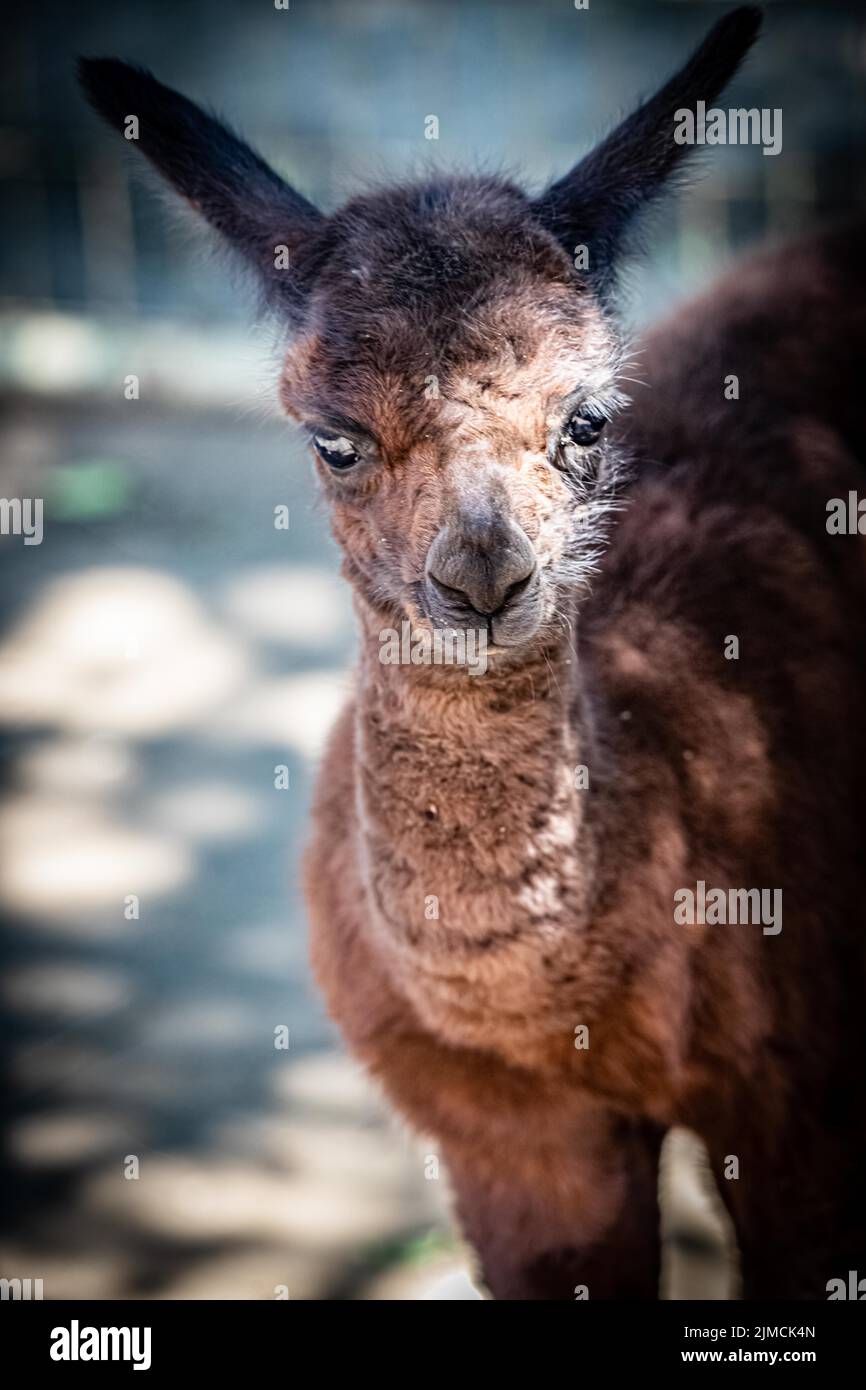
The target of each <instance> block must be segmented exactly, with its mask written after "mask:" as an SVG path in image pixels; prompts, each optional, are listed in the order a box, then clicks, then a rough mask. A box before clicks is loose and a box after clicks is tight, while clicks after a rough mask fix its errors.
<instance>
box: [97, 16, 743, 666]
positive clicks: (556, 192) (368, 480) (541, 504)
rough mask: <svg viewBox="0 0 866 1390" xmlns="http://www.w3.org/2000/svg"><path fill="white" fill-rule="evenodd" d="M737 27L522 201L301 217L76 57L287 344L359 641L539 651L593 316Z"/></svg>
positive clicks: (585, 528)
mask: <svg viewBox="0 0 866 1390" xmlns="http://www.w3.org/2000/svg"><path fill="white" fill-rule="evenodd" d="M759 22H760V16H759V13H758V12H757V11H755V10H753V9H751V8H745V9H740V10H736V11H734V12H733V13H731V14H729V15H727V16H726V17H725V18H723V19H722V20H721V21H720V22H719V23H718V24H717V25H716V26H715V27H714V28H713V29H712V30H711V32H710V33H709V35H708V36H707V38H706V39H705V40H704V42H703V44H702V45H701V47H700V48H699V49H698V50H697V51H696V53H695V54H694V55H693V56H692V58H691V59H690V60H689V61H688V63H687V64H686V65H685V67H683V68H682V69H681V71H680V72H678V73H677V74H676V75H675V76H674V77H673V78H672V79H671V80H670V81H669V82H668V83H667V84H666V85H665V86H664V87H663V88H662V89H661V90H660V91H659V92H658V93H657V94H656V95H655V96H654V97H652V98H651V99H650V100H649V101H648V102H646V103H645V104H644V105H643V106H641V107H639V108H638V110H637V111H635V112H634V113H633V114H632V115H631V116H629V117H628V118H627V119H626V120H625V121H624V122H623V123H622V124H621V125H620V126H618V127H617V128H616V129H615V130H614V131H613V133H612V134H611V135H609V136H608V137H607V139H605V140H604V141H603V142H602V143H601V144H600V145H599V146H598V147H597V148H596V149H595V150H593V151H592V152H591V153H590V154H589V155H587V156H586V157H585V158H584V159H583V160H582V161H581V162H580V163H579V164H578V165H576V167H575V168H574V169H572V170H571V172H570V173H568V174H567V175H565V177H563V178H562V179H560V180H559V181H558V182H556V183H554V184H553V185H552V186H551V187H550V188H549V189H548V190H547V191H546V192H545V193H543V194H542V195H541V196H540V197H537V198H530V197H528V196H526V195H525V194H524V193H522V192H521V191H520V190H519V189H518V188H516V187H514V186H513V185H512V184H510V183H507V182H505V181H503V180H499V179H495V178H481V177H478V178H472V177H453V178H443V177H436V178H432V179H430V180H429V181H422V182H419V183H413V184H411V185H407V186H404V187H398V188H392V189H386V190H385V191H383V192H381V193H376V194H369V195H365V196H362V197H357V198H355V199H353V200H352V201H351V202H350V203H348V204H347V205H346V206H345V207H344V208H343V209H341V210H340V211H338V212H337V213H335V214H333V215H331V216H327V217H326V216H324V215H323V214H321V213H320V212H319V211H318V210H317V209H316V208H315V207H313V206H312V204H310V203H308V202H307V201H306V199H304V198H303V197H301V195H300V194H298V193H296V192H295V191H294V190H293V189H291V188H290V187H289V186H288V185H287V184H285V183H284V182H283V180H282V179H280V178H279V177H278V176H277V175H276V174H274V173H273V171H272V170H271V169H270V168H269V167H268V166H267V165H266V164H265V163H264V162H263V161H262V160H261V159H260V158H259V157H258V156H257V155H256V154H254V153H253V151H252V150H251V149H250V148H249V146H247V145H246V144H244V143H243V142H242V141H241V140H239V139H238V138H237V137H236V136H235V135H233V134H232V133H231V132H230V131H228V130H227V128H226V127H225V126H224V125H222V124H221V123H220V122H218V121H216V120H215V119H214V118H213V117H211V116H208V115H207V114H205V113H204V112H203V111H201V110H200V109H199V108H198V107H196V106H194V105H193V104H192V103H191V102H189V101H187V100H186V98H184V97H182V96H180V95H179V94H178V93H176V92H173V91H171V90H170V89H168V88H166V87H164V86H162V85H161V84H160V83H158V82H157V81H156V80H155V79H154V78H152V77H150V76H149V75H148V74H146V73H144V72H142V71H141V70H139V69H136V68H131V67H129V66H127V65H126V64H123V63H119V62H116V61H114V60H84V61H83V62H82V65H81V76H82V81H83V84H84V86H85V89H86V91H87V93H88V95H89V97H90V99H91V101H92V102H93V104H94V105H95V106H96V108H97V109H98V110H99V111H100V112H101V113H102V114H103V115H104V116H106V118H107V119H108V120H110V121H111V122H112V123H113V124H114V125H116V126H118V127H119V128H121V129H123V128H124V124H125V122H126V121H127V120H128V118H129V117H130V115H135V116H136V117H137V118H138V140H137V147H138V148H139V149H140V150H141V151H142V152H143V153H144V154H145V155H146V156H148V158H149V159H150V160H151V161H152V162H153V163H154V164H155V165H156V167H157V168H158V169H159V170H160V171H161V172H162V173H163V174H164V175H165V176H166V177H167V178H168V179H169V180H170V182H171V183H172V184H173V185H174V187H175V188H176V189H177V190H178V191H179V192H180V193H181V194H182V195H183V196H184V197H185V198H186V199H187V201H188V202H189V203H191V204H192V205H193V206H194V207H195V208H196V209H197V210H198V211H199V212H200V213H201V214H202V215H203V216H204V217H205V218H206V219H207V220H208V221H209V222H210V223H211V224H212V225H213V226H214V227H216V229H217V230H218V231H219V232H220V233H221V234H222V236H223V237H224V238H225V239H226V240H227V241H228V242H229V243H230V244H231V245H232V246H233V247H234V248H235V249H236V250H237V251H239V252H240V253H241V255H242V256H243V257H244V258H245V259H246V260H247V262H249V263H250V264H251V266H252V267H253V268H254V269H255V271H256V272H257V274H258V277H259V279H260V282H261V285H262V287H263V289H264V292H265V295H266V297H267V300H268V303H269V305H270V307H271V308H272V309H273V310H274V311H275V313H276V314H277V315H278V316H280V317H281V318H282V319H283V320H284V321H285V324H286V326H287V328H288V329H289V330H290V334H291V336H290V340H289V341H290V345H289V348H288V351H287V353H286V358H285V365H284V369H283V373H282V379H281V383H280V396H281V400H282V402H283V404H284V406H285V409H286V410H287V412H288V413H289V414H290V415H291V416H293V417H294V418H295V419H296V420H298V421H299V422H300V423H301V425H302V426H303V428H304V429H305V431H306V433H307V435H308V437H309V440H310V445H311V448H312V451H313V454H314V457H315V459H316V467H317V469H318V473H319V475H320V478H321V483H322V486H323V488H324V489H325V492H326V494H327V497H328V499H329V503H330V506H331V511H332V520H333V526H334V531H335V534H336V536H337V539H338V540H339V542H340V544H341V546H342V548H343V552H344V556H345V568H346V572H347V574H348V575H349V577H350V579H351V580H352V582H353V584H354V585H355V587H356V589H357V590H358V592H359V594H360V596H361V598H362V600H363V602H364V603H365V604H366V605H367V606H368V608H369V609H371V610H372V612H373V614H374V615H378V616H379V617H380V618H381V620H382V624H385V623H393V621H394V619H395V618H397V619H399V618H401V617H406V618H409V619H410V620H411V621H412V622H413V624H415V625H416V626H421V627H424V626H427V627H432V628H436V629H442V628H447V629H454V628H457V629H460V628H481V629H483V630H484V632H485V634H486V636H487V639H488V641H489V643H490V644H491V649H492V650H493V651H495V652H499V653H501V654H502V655H503V657H504V658H505V659H508V660H513V659H515V657H518V658H519V654H520V653H525V652H527V651H530V650H532V648H533V647H534V645H536V644H538V643H540V642H543V641H545V640H547V639H548V638H549V637H550V635H551V634H552V633H553V632H555V631H556V630H557V628H558V626H559V625H560V618H559V614H560V613H561V612H562V611H563V609H564V608H567V607H568V606H570V604H569V600H570V597H571V596H572V595H573V593H574V591H575V589H576V588H579V587H580V586H581V585H582V584H583V583H584V582H585V579H586V576H587V574H588V573H589V572H590V570H591V568H592V564H593V561H594V559H595V558H596V556H597V554H598V549H599V544H600V541H601V539H602V538H603V518H604V514H605V511H606V510H607V508H608V507H609V504H610V499H611V495H612V487H613V484H614V481H615V477H616V457H615V450H614V449H613V448H612V446H611V445H609V443H608V441H607V433H606V426H607V425H608V422H609V421H610V420H611V419H612V417H613V416H614V415H615V414H616V412H617V411H618V410H619V409H620V407H621V406H622V405H623V404H624V403H625V397H624V395H623V393H622V392H621V390H620V389H619V385H618V377H619V372H620V368H621V349H620V346H619V341H618V337H617V333H616V328H615V322H614V319H613V316H612V314H611V312H610V301H611V289H612V285H613V280H614V275H615V271H616V266H617V261H618V256H619V254H620V251H621V247H622V244H623V242H624V240H625V238H626V236H627V233H628V232H629V231H630V229H631V226H632V224H633V223H634V221H635V219H636V218H637V216H638V215H639V214H640V212H641V211H642V210H643V209H644V208H645V207H646V205H647V204H648V203H650V202H651V201H652V200H653V199H654V198H655V197H656V196H657V195H658V194H659V193H660V192H661V191H662V190H663V189H664V187H665V186H666V184H667V183H668V182H669V181H670V179H671V177H672V176H673V175H675V173H676V170H677V167H678V165H679V163H680V161H681V159H682V156H683V155H685V154H687V153H688V151H689V147H688V146H684V145H682V144H677V143H676V142H675V140H674V129H675V112H676V111H677V110H680V109H682V108H693V107H694V106H695V103H696V102H697V101H699V100H704V101H707V102H711V101H712V100H713V99H714V98H715V97H716V96H717V95H718V94H719V93H720V92H721V90H722V89H723V87H724V86H725V84H726V83H727V81H728V80H729V79H730V77H731V76H732V75H733V73H734V72H735V70H736V68H737V66H738V65H739V63H740V61H741V59H742V58H743V56H744V55H745V53H746V52H747V50H748V48H749V46H750V44H751V43H752V41H753V39H754V37H755V34H756V32H757V28H758V25H759Z"/></svg>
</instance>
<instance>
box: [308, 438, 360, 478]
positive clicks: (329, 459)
mask: <svg viewBox="0 0 866 1390" xmlns="http://www.w3.org/2000/svg"><path fill="white" fill-rule="evenodd" d="M313 443H314V444H315V446H316V452H317V454H318V455H319V458H320V459H322V460H323V462H324V463H326V464H327V465H328V467H329V468H333V469H334V470H335V471H336V472H337V473H341V472H345V470H346V469H347V468H354V466H355V464H356V463H358V462H360V458H361V455H360V454H359V453H358V450H357V449H356V448H355V446H354V444H353V443H352V441H351V439H347V438H346V436H345V435H344V434H340V435H337V436H336V438H334V439H329V438H327V437H326V436H325V435H321V434H314V435H313Z"/></svg>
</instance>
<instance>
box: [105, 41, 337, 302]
mask: <svg viewBox="0 0 866 1390" xmlns="http://www.w3.org/2000/svg"><path fill="white" fill-rule="evenodd" d="M78 76H79V80H80V82H81V85H82V87H83V88H84V91H85V93H86V95H87V98H88V100H89V101H90V103H91V105H92V106H93V107H94V108H95V109H96V110H97V111H98V112H99V114H100V115H101V116H103V117H104V118H105V119H106V120H107V121H108V122H109V124H111V125H113V126H114V127H115V129H117V130H119V131H121V132H122V133H123V134H126V135H127V136H128V138H129V142H130V145H132V146H133V148H137V149H139V150H141V152H142V153H143V154H145V155H146V156H147V158H148V159H149V160H150V161H151V163H152V164H154V165H155V166H156V168H157V169H158V170H159V172H160V173H161V174H163V175H164V176H165V178H166V179H168V181H169V183H171V184H172V185H173V187H174V188H175V189H176V190H177V192H178V193H180V194H181V195H182V196H183V197H184V198H185V199H186V200H187V202H189V203H190V204H191V205H192V206H193V207H194V208H195V209H196V211H197V212H200V213H201V215H202V216H203V217H205V218H206V219H207V221H208V222H210V223H211V225H212V226H214V227H215V228H216V229H217V231H218V232H220V233H221V235H222V236H223V237H225V239H226V241H228V242H229V244H230V245H231V246H233V247H234V248H235V250H236V251H238V252H240V254H241V255H242V256H243V258H244V259H245V260H246V261H247V262H248V263H249V264H251V265H252V266H253V267H254V268H255V270H256V271H257V272H258V274H259V276H260V278H261V280H262V282H263V285H264V287H265V290H266V292H267V294H268V297H269V298H270V299H271V300H276V301H277V302H278V303H280V304H282V305H285V307H286V308H289V309H291V308H295V309H297V308H299V307H300V305H301V303H302V301H303V296H304V290H305V288H306V286H305V283H304V279H305V276H304V271H305V269H306V270H307V271H309V262H310V259H311V257H310V251H311V243H314V242H315V241H316V240H317V238H318V235H319V233H320V232H321V230H322V228H323V227H324V225H325V218H324V217H323V216H322V214H321V213H320V212H319V211H318V209H317V208H315V207H313V205H312V203H308V202H307V200H306V198H302V197H301V195H300V193H296V192H295V191H294V189H292V188H290V187H289V185H288V184H287V183H284V182H283V180H282V179H281V178H280V177H279V175H277V174H275V173H274V171H273V169H271V168H269V166H268V165H267V164H266V163H265V162H264V160H263V159H260V158H259V156H258V155H257V154H256V153H255V151H254V150H252V149H250V147H249V145H247V144H245V143H244V141H243V140H240V139H239V138H238V137H237V136H236V135H234V134H232V132H231V131H230V130H228V129H227V127H226V126H225V125H223V124H222V123H221V122H220V121H218V120H216V119H215V118H214V117H213V116H209V115H207V114H206V112H204V111H202V110H200V108H199V107H198V106H196V105H195V104H194V103H193V102H191V101H188V100H187V98H186V97H184V96H181V95H180V93H179V92H174V91H172V89H171V88H170V87H164V86H163V85H162V83H161V82H157V80H156V78H155V77H152V76H151V75H150V73H148V72H145V71H144V69H142V68H137V67H132V66H130V65H129V64H128V63H121V62H119V61H118V60H117V59H114V58H81V59H79V64H78Z"/></svg>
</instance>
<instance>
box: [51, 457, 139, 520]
mask: <svg viewBox="0 0 866 1390" xmlns="http://www.w3.org/2000/svg"><path fill="white" fill-rule="evenodd" d="M131 498H132V481H131V479H130V476H129V470H128V468H127V466H126V464H124V463H118V462H116V461H114V460H111V459H92V460H89V461H88V462H85V463H67V464H63V465H62V466H60V467H59V468H52V469H51V470H50V472H49V474H48V481H47V485H46V489H45V507H46V511H47V513H48V515H49V516H50V517H52V518H53V519H54V520H56V521H92V520H94V519H95V518H97V517H103V516H106V517H107V516H116V515H117V514H118V512H123V511H126V509H127V508H128V507H129V504H130V500H131Z"/></svg>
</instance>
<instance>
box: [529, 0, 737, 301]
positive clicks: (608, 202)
mask: <svg viewBox="0 0 866 1390" xmlns="http://www.w3.org/2000/svg"><path fill="white" fill-rule="evenodd" d="M761 18H762V15H761V11H760V10H759V9H756V8H754V7H753V6H750V5H747V6H744V7H743V8H741V9H738V10H733V11H732V12H731V13H730V14H727V15H725V16H724V17H723V18H722V19H720V20H719V21H718V23H717V24H715V25H714V26H713V28H712V29H711V30H710V32H709V33H708V34H707V37H706V38H705V39H704V41H703V43H702V44H701V45H700V47H699V48H698V49H696V50H695V52H694V53H693V54H692V56H691V58H690V59H689V61H688V62H687V63H686V64H685V66H684V67H683V68H681V69H680V71H679V72H678V73H676V74H675V76H673V77H672V78H671V79H670V81H669V82H667V83H666V84H665V86H664V87H662V88H661V90H660V91H658V92H657V93H656V94H655V96H653V97H650V99H649V100H648V101H646V102H645V103H644V104H643V105H642V106H639V107H638V109H637V110H636V111H634V112H632V114H631V115H630V116H628V117H627V118H626V119H625V120H624V121H623V122H622V124H621V125H618V126H617V127H616V129H615V130H613V131H612V132H611V134H610V135H608V136H607V138H606V139H605V140H603V141H602V142H601V144H600V145H597V146H596V148H595V149H594V150H591V151H590V153H589V154H588V155H587V156H586V158H585V159H583V160H581V162H580V163H579V164H577V165H575V167H574V168H573V169H572V170H571V172H570V173H568V174H566V175H565V176H564V178H561V179H559V180H558V181H557V182H556V183H554V184H552V185H551V186H550V188H548V189H547V191H546V192H545V193H543V194H542V195H541V197H539V198H538V199H536V201H535V203H534V205H533V206H534V209H535V213H536V216H537V217H538V218H539V219H540V220H541V221H542V222H543V223H544V225H545V226H546V227H547V228H548V229H549V230H550V231H551V232H553V233H554V235H555V236H556V237H557V239H558V240H559V241H560V242H561V243H562V245H563V246H564V247H565V248H566V250H567V251H568V252H569V255H570V256H572V255H574V250H575V248H576V247H577V246H580V245H584V246H586V247H587V251H588V258H587V259H588V271H587V273H588V277H589V279H590V280H591V281H592V282H593V283H595V284H596V285H598V286H600V287H602V288H603V287H604V286H605V285H606V284H607V283H608V282H609V280H610V279H611V277H612V273H613V269H614V266H615V261H616V257H617V253H618V251H619V250H620V246H621V243H622V240H623V237H624V236H625V234H626V232H627V231H628V230H629V227H630V224H631V223H632V221H633V219H634V218H635V217H636V216H637V215H638V214H639V213H640V212H641V211H642V209H643V208H645V207H646V206H648V204H650V203H651V202H652V201H653V199H654V198H656V197H657V196H658V195H659V194H660V193H662V192H663V191H664V189H665V187H666V185H667V184H668V182H669V180H670V179H671V177H672V176H674V175H675V173H676V169H677V165H678V163H679V161H680V160H681V159H682V158H683V156H684V155H687V154H688V153H689V149H690V146H688V145H683V144H677V143H676V142H675V140H674V129H675V113H676V112H677V111H679V110H681V109H682V108H694V106H695V103H696V102H698V101H701V100H703V101H706V102H707V103H708V104H709V103H710V102H712V101H713V100H714V99H715V98H716V97H717V96H718V95H719V93H720V92H721V91H723V89H724V88H725V87H726V85H727V84H728V82H729V81H730V79H731V78H732V77H733V75H734V73H735V72H736V70H737V68H738V67H739V66H740V63H741V62H742V60H743V58H744V57H745V56H746V54H747V53H748V51H749V49H750V48H751V46H752V44H753V43H754V41H755V38H756V37H757V33H758V30H759V28H760V26H761Z"/></svg>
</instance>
